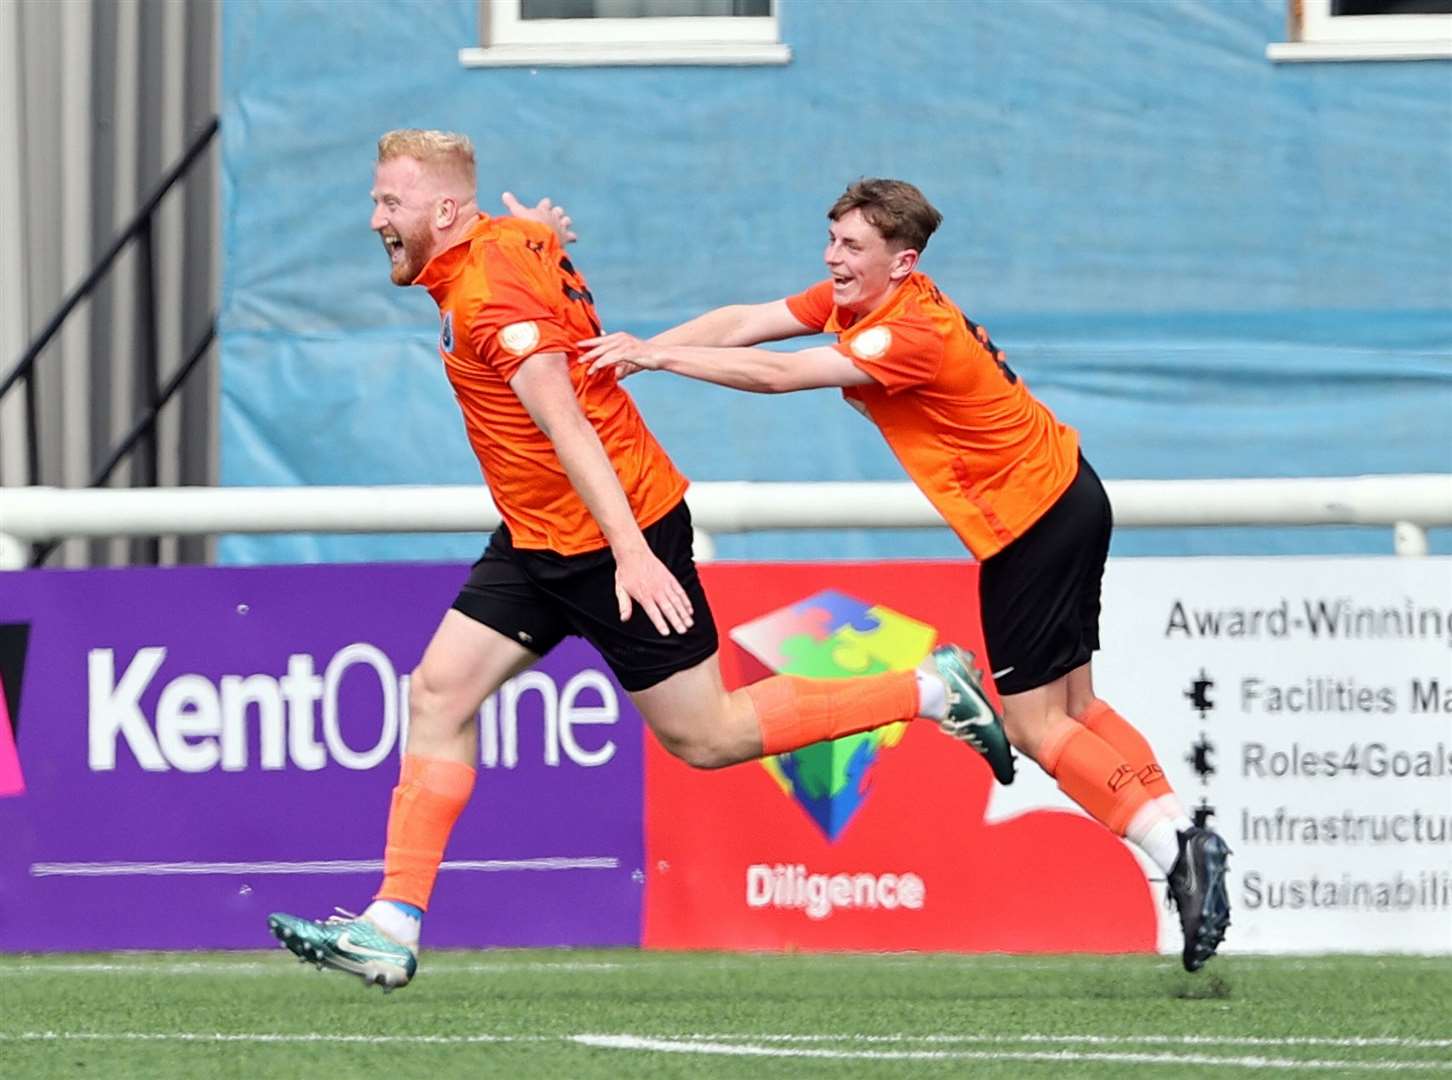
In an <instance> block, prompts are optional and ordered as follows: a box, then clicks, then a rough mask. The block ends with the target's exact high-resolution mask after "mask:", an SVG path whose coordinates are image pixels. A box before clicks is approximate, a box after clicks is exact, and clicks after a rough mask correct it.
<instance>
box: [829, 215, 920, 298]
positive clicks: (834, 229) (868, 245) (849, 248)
mask: <svg viewBox="0 0 1452 1080" xmlns="http://www.w3.org/2000/svg"><path fill="white" fill-rule="evenodd" d="M822 257H823V261H824V262H826V264H827V272H828V273H830V274H831V275H832V302H833V303H834V304H836V305H837V306H838V307H840V308H844V309H846V310H847V311H850V312H852V313H853V314H855V315H866V314H867V313H868V312H869V311H871V310H872V309H873V308H875V307H877V306H878V305H879V304H881V303H882V302H883V301H884V300H886V299H887V297H888V296H889V295H891V293H892V291H893V290H894V289H896V288H897V287H898V286H899V285H901V284H902V283H903V282H904V281H905V280H907V277H908V275H909V274H911V273H912V272H913V267H914V266H916V265H917V261H918V253H917V252H916V251H914V250H912V249H911V248H897V247H895V246H894V245H892V244H889V243H888V242H887V241H886V240H884V239H883V237H882V234H881V233H880V232H878V231H877V228H876V227H875V226H874V225H872V223H871V222H869V221H868V220H867V219H866V218H865V217H863V215H862V211H861V210H858V209H852V210H849V211H847V212H846V213H845V214H843V215H842V216H841V217H839V218H838V219H837V220H836V221H833V222H832V223H831V224H830V226H829V227H828V228H827V250H826V251H825V252H824V253H823V256H822Z"/></svg>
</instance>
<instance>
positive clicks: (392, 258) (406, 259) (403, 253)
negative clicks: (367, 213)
mask: <svg viewBox="0 0 1452 1080" xmlns="http://www.w3.org/2000/svg"><path fill="white" fill-rule="evenodd" d="M378 235H379V237H381V238H382V240H383V247H384V250H385V251H387V252H388V261H389V271H388V276H389V279H390V280H392V282H393V283H394V284H395V285H412V284H413V283H414V282H415V281H416V280H417V279H418V276H419V274H421V273H423V268H424V264H426V263H427V262H428V261H429V249H430V248H431V247H432V244H433V236H432V234H431V233H430V231H429V227H428V224H427V223H424V224H421V225H419V226H418V227H416V228H414V229H412V230H409V229H407V228H400V227H399V226H397V225H385V226H384V227H383V228H381V229H379V230H378Z"/></svg>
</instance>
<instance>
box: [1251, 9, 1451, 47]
mask: <svg viewBox="0 0 1452 1080" xmlns="http://www.w3.org/2000/svg"><path fill="white" fill-rule="evenodd" d="M1287 4H1288V7H1289V17H1288V20H1287V21H1288V23H1289V28H1290V29H1289V35H1288V36H1289V37H1290V39H1291V40H1290V41H1285V42H1281V41H1277V42H1272V43H1271V44H1270V45H1268V46H1266V50H1265V54H1266V56H1267V57H1268V58H1269V59H1271V60H1276V61H1298V60H1452V15H1332V14H1331V5H1332V0H1287Z"/></svg>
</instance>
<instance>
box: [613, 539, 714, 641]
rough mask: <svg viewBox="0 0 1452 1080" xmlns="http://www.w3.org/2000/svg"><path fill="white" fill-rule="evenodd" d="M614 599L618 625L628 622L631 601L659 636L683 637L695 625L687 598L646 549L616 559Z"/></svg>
mask: <svg viewBox="0 0 1452 1080" xmlns="http://www.w3.org/2000/svg"><path fill="white" fill-rule="evenodd" d="M615 599H616V600H618V601H619V602H620V621H621V622H625V621H626V620H627V619H629V618H630V612H631V602H632V601H634V602H635V603H637V604H639V605H640V607H641V609H642V610H643V611H644V612H645V613H646V614H647V615H649V616H650V621H651V622H653V623H655V628H656V629H657V630H659V631H660V633H661V635H662V636H665V635H667V634H669V633H670V632H671V631H672V630H675V632H676V633H678V634H684V633H685V632H686V631H687V630H689V629H690V627H691V624H692V623H693V622H695V610H694V609H693V608H692V606H691V598H690V597H689V596H687V595H686V590H685V589H683V588H681V583H680V582H679V581H677V580H676V578H675V575H674V574H672V573H671V572H670V571H669V570H667V569H666V565H665V563H663V562H661V561H660V560H659V559H658V558H656V556H655V553H654V552H652V551H651V550H650V549H649V548H644V547H643V548H641V549H640V550H639V551H634V552H629V553H627V554H624V555H619V554H617V555H616V557H615Z"/></svg>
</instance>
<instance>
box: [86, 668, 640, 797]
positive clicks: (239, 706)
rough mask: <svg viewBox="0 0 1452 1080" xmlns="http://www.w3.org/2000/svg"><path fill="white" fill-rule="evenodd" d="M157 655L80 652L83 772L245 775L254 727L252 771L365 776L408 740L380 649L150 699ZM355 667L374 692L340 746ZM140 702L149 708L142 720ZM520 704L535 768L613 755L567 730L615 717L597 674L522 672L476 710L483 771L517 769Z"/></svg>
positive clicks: (191, 682)
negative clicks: (564, 676)
mask: <svg viewBox="0 0 1452 1080" xmlns="http://www.w3.org/2000/svg"><path fill="white" fill-rule="evenodd" d="M166 657H167V649H166V647H165V646H161V645H150V646H146V647H143V648H140V649H137V650H136V652H135V653H134V654H132V655H131V657H130V658H129V659H126V660H123V661H122V665H124V666H121V665H118V658H117V654H116V650H114V649H110V648H98V649H91V650H90V651H89V652H88V654H87V658H86V670H87V681H88V697H89V703H88V738H87V747H88V750H87V759H88V763H89V765H90V769H91V771H92V772H109V771H111V770H113V769H115V768H116V761H117V756H118V754H120V753H127V754H129V755H130V756H131V757H132V758H133V759H134V760H135V761H136V763H137V764H138V765H140V766H141V768H143V769H145V770H147V771H151V772H164V771H167V770H170V769H176V770H178V771H180V772H188V773H204V772H211V771H213V770H216V769H220V770H221V771H223V772H241V771H244V770H246V769H248V768H249V766H250V765H251V757H252V754H251V744H252V741H253V740H252V739H251V737H250V725H251V723H252V722H253V721H252V718H253V717H255V725H256V728H257V739H256V742H257V755H256V756H257V764H258V767H259V768H261V769H264V770H277V769H286V768H288V767H292V768H296V769H303V770H317V769H322V768H324V767H325V766H327V765H328V764H330V763H332V764H336V765H339V766H341V767H343V768H345V769H353V770H366V769H372V768H374V767H375V766H376V765H378V764H380V763H381V762H383V761H384V760H385V759H387V758H388V757H389V755H391V754H392V753H393V752H394V751H395V749H396V748H397V747H398V746H399V745H400V743H401V740H402V739H403V738H405V737H406V735H407V731H408V682H409V678H408V676H407V675H403V676H400V675H399V674H398V672H397V670H396V669H395V667H394V665H393V662H392V661H391V660H389V658H388V656H387V655H386V654H385V653H384V652H383V651H382V650H381V649H379V648H377V647H376V646H374V645H370V644H368V643H366V642H355V643H353V644H351V645H347V646H345V647H344V648H342V649H339V650H338V651H337V652H336V653H334V654H333V656H332V657H330V658H329V659H328V660H327V662H326V663H325V664H323V665H321V666H322V673H321V674H319V673H318V667H319V664H318V661H317V660H316V659H315V658H314V657H313V656H312V655H311V654H309V653H293V654H292V655H290V656H289V657H288V660H287V667H286V672H285V673H283V674H278V675H274V674H269V673H263V672H259V673H252V674H224V675H222V676H221V677H220V678H216V679H214V678H212V677H210V676H208V675H202V674H197V673H194V672H179V673H176V674H173V675H171V676H170V677H169V678H166V679H165V681H161V682H160V685H159V690H157V691H155V692H154V691H153V688H154V687H156V686H157V684H158V682H159V676H161V672H162V668H163V666H164V665H165V663H166ZM355 668H356V669H358V676H357V677H362V678H365V679H370V680H372V681H374V682H376V684H377V691H376V692H375V694H374V695H373V696H372V697H370V699H369V700H370V706H369V709H368V715H367V716H360V715H357V714H356V712H355V713H353V714H351V715H350V716H349V718H348V723H347V727H348V731H349V736H348V737H347V738H345V737H344V733H343V728H344V724H343V720H342V712H343V709H342V707H341V706H340V696H341V694H342V687H343V682H344V679H345V677H346V676H348V674H349V673H350V672H351V671H353V670H354V669H355ZM118 670H119V673H118ZM355 696H356V695H355ZM143 701H152V702H154V705H152V706H151V708H150V709H149V710H148V709H147V708H146V707H145V706H144V705H143ZM526 705H528V706H529V707H530V712H531V713H533V712H538V714H539V717H540V722H541V725H542V727H543V737H544V747H543V761H544V764H546V765H550V766H559V765H561V764H563V763H566V762H568V763H569V764H571V765H575V766H579V767H581V768H586V769H593V768H598V767H599V766H602V765H605V764H606V763H608V762H609V761H610V759H611V758H613V757H614V756H615V751H616V744H615V742H614V741H613V740H611V739H610V738H608V737H606V738H604V739H603V740H602V739H600V738H599V737H598V736H597V737H596V738H594V739H589V740H586V742H589V743H591V744H593V745H590V746H587V745H585V744H584V743H582V740H581V733H580V732H579V731H578V729H581V728H588V727H597V726H606V727H608V726H610V725H614V724H615V723H616V722H618V721H619V719H620V700H619V697H618V695H617V693H616V690H615V687H614V685H613V684H612V683H611V682H610V680H609V679H608V678H607V677H606V676H605V674H604V673H603V672H601V671H599V670H596V669H594V668H585V669H583V670H580V671H578V672H576V673H575V674H574V675H572V676H570V678H569V679H568V680H566V681H565V683H564V685H563V686H561V685H560V684H559V683H557V682H556V680H555V679H554V678H552V677H551V676H550V675H549V674H548V673H546V672H544V671H540V670H533V671H527V672H525V673H524V674H522V675H519V676H517V677H516V678H514V679H511V680H510V681H509V682H507V683H505V685H504V686H503V687H502V688H501V689H500V691H499V692H498V693H497V694H495V695H493V696H491V697H490V698H489V699H488V700H487V701H486V702H485V703H484V706H483V707H482V708H481V709H480V710H479V733H480V739H479V743H480V751H479V758H480V764H481V765H482V766H484V767H485V768H505V769H513V768H515V767H516V766H517V765H518V764H519V728H520V722H521V714H522V711H523V709H524V707H525V706H526ZM360 731H361V732H362V733H363V736H362V737H360Z"/></svg>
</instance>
